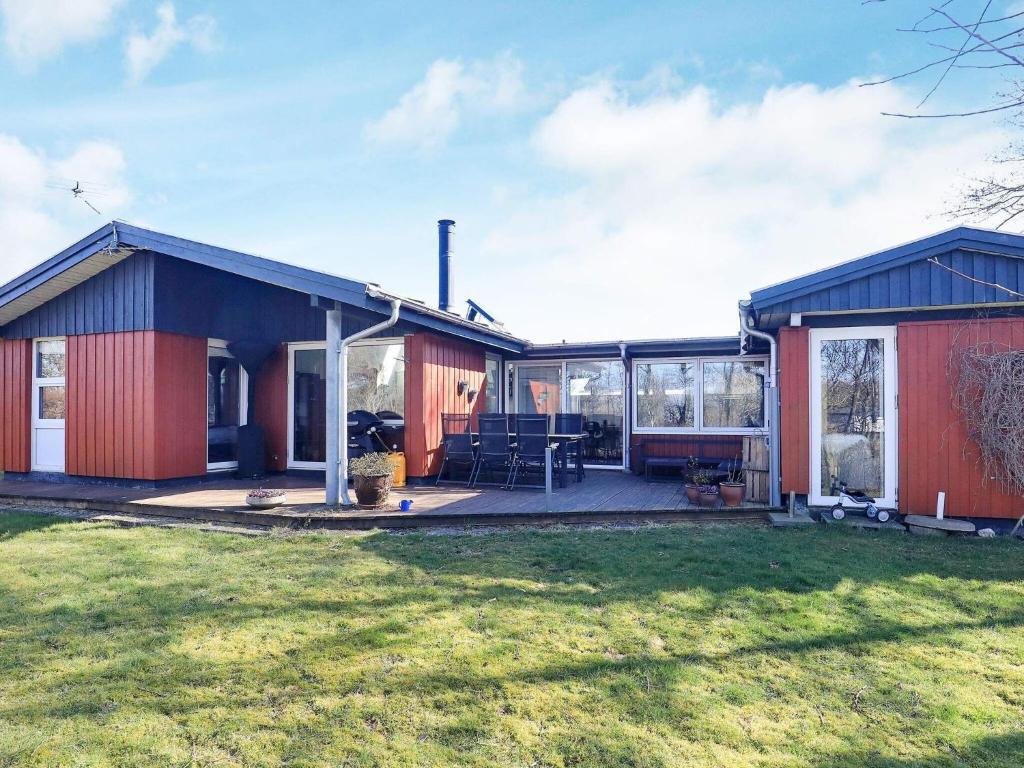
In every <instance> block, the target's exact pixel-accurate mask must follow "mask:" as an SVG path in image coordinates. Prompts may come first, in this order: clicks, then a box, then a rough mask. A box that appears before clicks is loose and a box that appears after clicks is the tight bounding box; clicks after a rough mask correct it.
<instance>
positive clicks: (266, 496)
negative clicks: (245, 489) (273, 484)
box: [245, 488, 288, 509]
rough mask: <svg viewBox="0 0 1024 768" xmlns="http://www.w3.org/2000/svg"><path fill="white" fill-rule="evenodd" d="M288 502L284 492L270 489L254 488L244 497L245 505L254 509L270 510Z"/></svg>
mask: <svg viewBox="0 0 1024 768" xmlns="http://www.w3.org/2000/svg"><path fill="white" fill-rule="evenodd" d="M286 501H288V496H287V495H286V494H285V492H284V491H275V490H272V489H270V488H256V489H255V490H252V491H249V493H247V494H246V495H245V503H246V504H248V505H249V506H250V507H253V508H255V509H272V508H274V507H279V506H281V505H282V504H284V503H285V502H286Z"/></svg>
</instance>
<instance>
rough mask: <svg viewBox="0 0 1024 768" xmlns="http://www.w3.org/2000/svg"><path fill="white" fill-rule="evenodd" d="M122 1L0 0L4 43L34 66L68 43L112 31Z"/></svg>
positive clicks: (23, 62)
mask: <svg viewBox="0 0 1024 768" xmlns="http://www.w3.org/2000/svg"><path fill="white" fill-rule="evenodd" d="M122 2H123V0H0V13H2V15H3V22H4V42H5V43H6V45H7V49H8V51H9V52H10V54H11V56H12V57H13V58H14V59H15V61H17V62H19V63H21V64H22V65H23V66H27V67H31V66H33V65H35V64H36V63H37V62H39V61H42V60H44V59H48V58H50V57H52V56H55V55H57V54H58V53H60V51H61V49H63V48H64V46H66V45H71V44H74V43H82V42H87V41H89V40H94V39H96V38H98V37H100V36H102V35H103V34H104V33H106V32H108V31H109V23H110V20H111V18H112V17H113V14H114V11H115V10H116V8H117V7H118V6H119V5H121V4H122Z"/></svg>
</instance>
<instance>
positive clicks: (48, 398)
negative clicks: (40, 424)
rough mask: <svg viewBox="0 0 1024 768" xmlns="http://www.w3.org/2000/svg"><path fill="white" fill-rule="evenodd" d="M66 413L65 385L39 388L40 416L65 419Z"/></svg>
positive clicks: (41, 417)
mask: <svg viewBox="0 0 1024 768" xmlns="http://www.w3.org/2000/svg"><path fill="white" fill-rule="evenodd" d="M64 414H65V405H64V387H63V386H56V387H40V388H39V418H40V419H58V420H59V419H63V418H64Z"/></svg>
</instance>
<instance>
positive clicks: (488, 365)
mask: <svg viewBox="0 0 1024 768" xmlns="http://www.w3.org/2000/svg"><path fill="white" fill-rule="evenodd" d="M484 370H485V372H486V374H485V378H484V410H483V412H484V413H500V412H501V360H499V359H498V358H496V357H491V356H490V355H488V356H487V360H486V362H485V367H484Z"/></svg>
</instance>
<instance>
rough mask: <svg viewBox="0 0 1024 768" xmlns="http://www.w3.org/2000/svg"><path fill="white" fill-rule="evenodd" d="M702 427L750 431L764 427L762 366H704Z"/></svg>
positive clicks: (744, 364) (706, 364) (737, 363)
mask: <svg viewBox="0 0 1024 768" xmlns="http://www.w3.org/2000/svg"><path fill="white" fill-rule="evenodd" d="M703 403H704V406H703V409H704V420H703V426H704V427H705V428H708V429H711V428H715V427H726V428H728V427H732V428H739V429H753V428H758V427H763V426H764V363H763V362H760V361H752V362H733V361H718V362H710V363H704V398H703Z"/></svg>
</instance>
